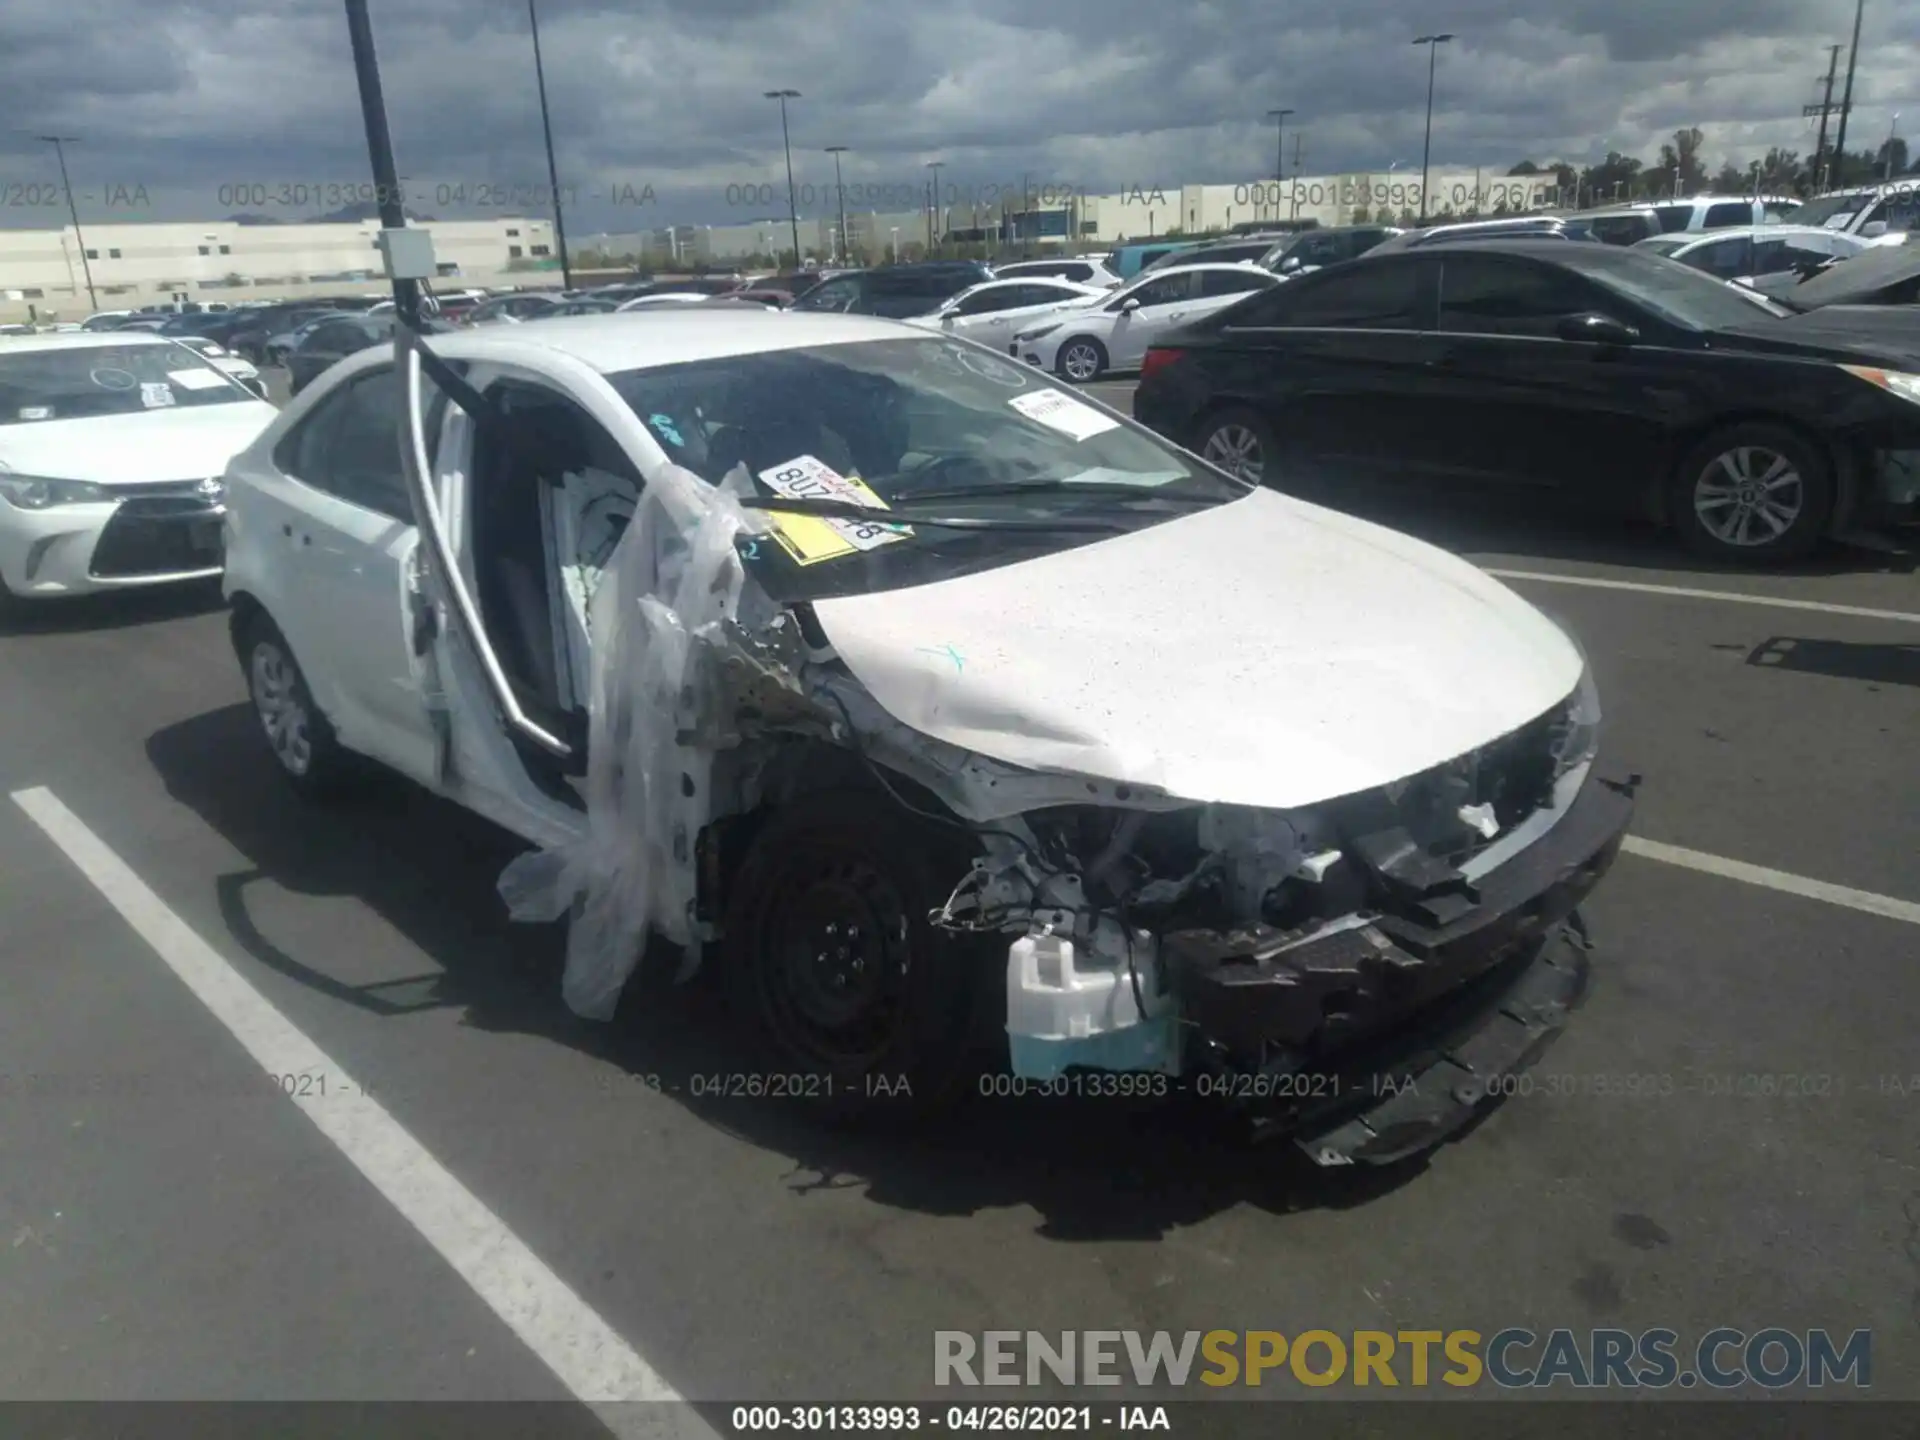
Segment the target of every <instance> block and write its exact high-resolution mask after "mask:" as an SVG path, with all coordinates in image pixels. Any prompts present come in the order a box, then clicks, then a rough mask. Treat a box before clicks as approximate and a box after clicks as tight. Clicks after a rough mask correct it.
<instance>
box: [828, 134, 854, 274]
mask: <svg viewBox="0 0 1920 1440" xmlns="http://www.w3.org/2000/svg"><path fill="white" fill-rule="evenodd" d="M846 153H847V147H846V146H844V145H829V146H827V154H829V155H831V156H832V157H833V192H834V194H836V195H838V196H839V197H840V247H839V248H840V255H839V260H840V263H841V264H842V265H844V264H846V263H847V253H848V251H849V250H851V248H852V247H851V246H850V245H849V244H848V243H847V187H846V186H845V185H843V184H841V183H840V157H841V156H842V155H844V154H846Z"/></svg>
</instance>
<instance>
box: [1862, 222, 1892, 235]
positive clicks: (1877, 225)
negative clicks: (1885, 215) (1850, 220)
mask: <svg viewBox="0 0 1920 1440" xmlns="http://www.w3.org/2000/svg"><path fill="white" fill-rule="evenodd" d="M1886 233H1887V222H1886V221H1884V220H1870V221H1868V222H1867V223H1866V224H1865V225H1862V226H1861V227H1860V235H1861V237H1862V238H1863V239H1867V240H1878V239H1879V238H1880V237H1881V236H1882V235H1884V234H1886Z"/></svg>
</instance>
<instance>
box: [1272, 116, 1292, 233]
mask: <svg viewBox="0 0 1920 1440" xmlns="http://www.w3.org/2000/svg"><path fill="white" fill-rule="evenodd" d="M1291 114H1293V111H1291V110H1269V111H1267V118H1268V119H1269V120H1271V121H1273V128H1274V136H1273V218H1274V219H1276V220H1278V219H1279V218H1280V191H1281V189H1282V187H1283V186H1285V185H1286V183H1287V116H1289V115H1291Z"/></svg>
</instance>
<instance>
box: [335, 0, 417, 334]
mask: <svg viewBox="0 0 1920 1440" xmlns="http://www.w3.org/2000/svg"><path fill="white" fill-rule="evenodd" d="M347 34H348V36H349V38H350V39H351V40H352V41H353V73H354V75H355V76H356V77H357V78H358V80H359V82H360V116H361V119H362V120H363V121H364V122H365V123H366V127H367V156H368V158H369V159H371V160H372V161H373V188H374V194H375V197H376V198H377V199H378V200H379V202H380V224H381V226H382V228H384V229H387V230H404V229H406V227H407V209H406V206H405V205H404V204H403V203H401V198H400V179H399V176H398V175H396V174H395V172H394V166H393V136H392V134H391V133H390V132H389V131H388V130H387V102H386V100H385V99H384V98H383V97H382V95H381V93H380V62H379V60H378V59H376V58H375V56H374V52H373V22H372V21H370V20H369V19H368V18H367V0H347ZM393 311H394V316H395V318H397V319H398V320H399V321H400V323H401V324H403V325H405V326H406V327H407V328H408V329H409V330H412V331H414V332H415V333H416V334H417V333H419V330H420V282H419V281H418V280H403V279H401V278H400V277H399V276H398V275H396V276H394V277H393Z"/></svg>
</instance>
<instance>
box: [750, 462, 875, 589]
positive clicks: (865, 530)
mask: <svg viewBox="0 0 1920 1440" xmlns="http://www.w3.org/2000/svg"><path fill="white" fill-rule="evenodd" d="M760 479H761V482H762V483H763V484H765V485H766V487H767V488H768V489H770V490H772V491H773V492H774V493H775V494H776V495H784V496H786V497H787V498H789V499H795V500H838V501H841V502H842V503H844V504H848V505H862V506H865V507H866V508H868V509H870V510H885V509H886V508H887V502H886V501H884V500H882V499H881V498H880V497H879V496H878V495H876V494H875V493H874V492H873V490H872V488H871V487H870V486H868V484H867V483H866V482H865V481H864V480H862V479H861V478H860V477H859V476H858V475H842V474H840V473H839V472H838V471H837V470H834V469H833V468H832V467H830V466H828V465H825V464H823V463H822V462H821V461H819V460H817V459H815V458H814V457H813V456H811V455H800V456H797V457H795V458H794V459H792V460H789V461H787V462H786V464H784V465H776V466H774V467H773V468H772V469H771V470H762V471H761V472H760ZM767 514H768V517H769V518H770V519H771V520H772V522H773V536H774V539H776V540H778V541H779V542H780V546H781V548H782V549H784V550H785V551H786V552H787V553H788V554H789V555H791V556H792V557H793V558H794V560H795V562H796V563H798V564H801V565H818V564H819V563H820V562H821V561H823V560H838V559H840V558H841V557H843V556H846V555H857V554H859V553H860V552H862V551H865V550H877V549H879V548H880V547H881V546H882V545H887V544H891V543H892V542H893V541H895V540H903V539H905V538H906V537H908V536H909V535H911V534H913V531H912V530H911V529H910V528H909V527H907V526H905V525H888V524H886V523H884V522H882V521H879V520H840V519H831V520H829V519H826V518H824V517H822V516H819V515H795V514H790V513H783V512H781V511H779V510H770V511H768V512H767Z"/></svg>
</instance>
